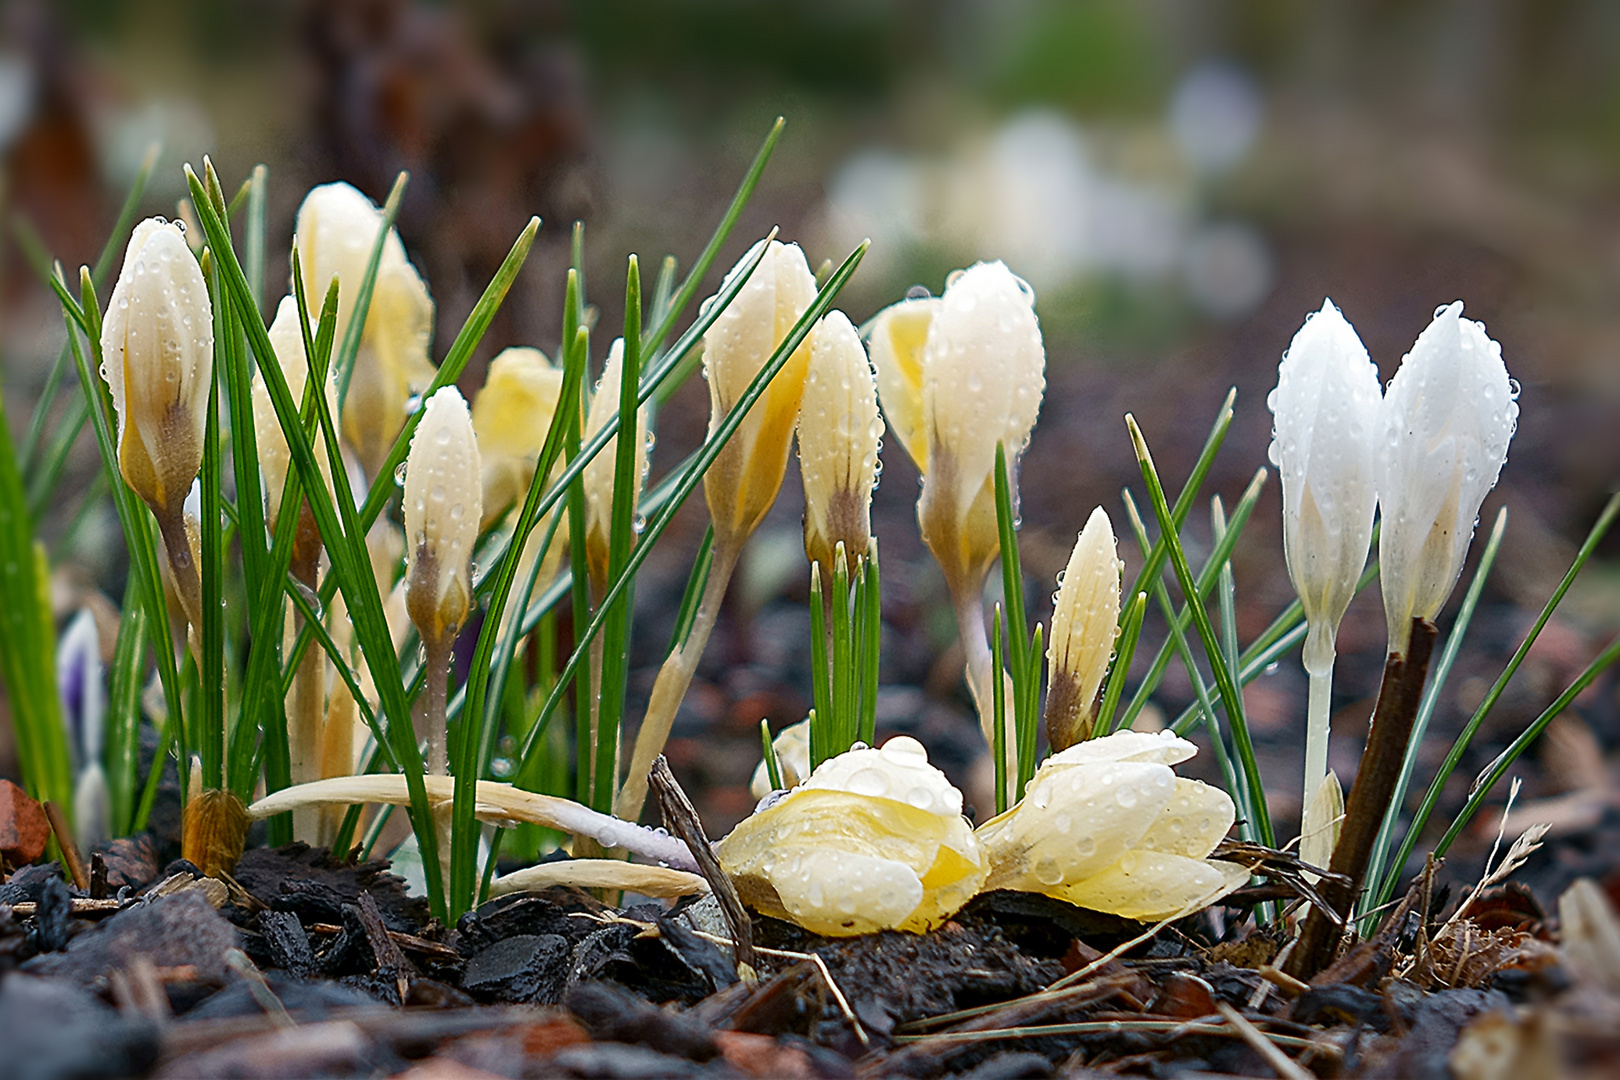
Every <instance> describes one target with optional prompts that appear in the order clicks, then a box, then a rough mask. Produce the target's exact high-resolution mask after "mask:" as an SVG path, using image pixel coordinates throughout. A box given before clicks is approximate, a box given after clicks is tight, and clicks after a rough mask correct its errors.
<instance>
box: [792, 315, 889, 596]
mask: <svg viewBox="0 0 1620 1080" xmlns="http://www.w3.org/2000/svg"><path fill="white" fill-rule="evenodd" d="M882 438H883V420H882V418H881V417H880V416H879V415H878V405H877V387H876V385H875V384H874V381H873V377H872V365H871V362H870V361H869V360H868V359H867V358H866V349H865V348H863V347H862V345H861V339H860V335H859V334H857V333H856V332H855V327H854V326H853V325H852V324H851V323H850V321H849V318H848V316H846V315H845V314H844V313H843V312H841V311H832V312H829V313H828V314H827V315H826V317H824V318H823V319H822V320H821V321H820V322H819V323H817V324H816V328H815V330H814V331H813V332H812V333H811V335H810V367H809V375H808V377H807V378H806V379H805V384H804V402H803V404H802V405H801V407H800V410H799V472H800V474H801V475H802V477H803V479H804V550H805V554H806V555H808V556H809V557H810V559H811V561H812V562H817V563H819V564H820V565H821V567H822V569H823V570H827V571H829V572H830V570H831V568H832V564H833V559H834V557H835V552H836V551H837V547H838V545H839V544H840V543H842V544H843V545H844V552H845V556H846V558H847V559H848V561H849V563H850V569H851V570H852V571H853V569H854V565H853V564H854V563H855V562H856V560H858V559H860V558H863V557H864V556H865V553H866V548H867V542H868V541H869V540H870V539H871V538H872V521H871V514H872V489H873V488H874V487H876V486H877V474H878V448H879V443H880V441H881V440H882Z"/></svg>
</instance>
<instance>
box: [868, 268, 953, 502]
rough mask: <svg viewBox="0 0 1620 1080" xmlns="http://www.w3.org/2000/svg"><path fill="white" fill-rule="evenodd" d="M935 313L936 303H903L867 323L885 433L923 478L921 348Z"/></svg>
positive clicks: (924, 437)
mask: <svg viewBox="0 0 1620 1080" xmlns="http://www.w3.org/2000/svg"><path fill="white" fill-rule="evenodd" d="M938 312H939V299H938V298H937V297H932V296H925V297H922V298H919V299H915V300H902V301H900V303H898V304H893V305H891V306H889V307H886V308H884V309H883V310H882V311H880V312H878V314H877V318H875V319H874V320H873V321H872V364H873V366H874V367H875V368H876V369H877V383H878V396H879V397H880V398H882V400H883V415H885V416H887V417H888V418H889V428H890V429H891V430H892V431H893V432H894V433H895V435H896V436H898V437H899V439H900V445H901V446H904V447H905V448H906V453H908V454H910V455H911V460H912V461H914V462H916V463H917V471H918V472H919V473H922V474H923V475H927V473H928V437H927V434H926V433H925V432H924V431H923V407H922V399H923V390H922V387H923V366H922V365H923V345H924V344H925V343H926V342H927V340H928V328H929V327H930V326H932V325H933V322H934V316H935V315H936V314H937V313H938Z"/></svg>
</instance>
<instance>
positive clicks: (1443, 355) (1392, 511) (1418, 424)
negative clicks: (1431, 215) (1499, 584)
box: [1378, 300, 1519, 655]
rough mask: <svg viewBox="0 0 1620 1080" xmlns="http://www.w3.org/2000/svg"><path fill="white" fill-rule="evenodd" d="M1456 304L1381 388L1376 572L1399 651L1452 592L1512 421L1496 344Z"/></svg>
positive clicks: (1515, 409) (1514, 413) (1513, 388)
mask: <svg viewBox="0 0 1620 1080" xmlns="http://www.w3.org/2000/svg"><path fill="white" fill-rule="evenodd" d="M1462 310H1463V305H1462V301H1461V300H1458V301H1456V302H1454V303H1452V304H1450V305H1448V306H1446V307H1443V308H1441V309H1440V310H1438V311H1437V312H1435V316H1434V321H1433V322H1432V323H1430V324H1429V326H1428V328H1427V329H1426V330H1424V331H1423V333H1421V334H1419V335H1418V339H1417V342H1416V343H1415V344H1414V345H1413V346H1412V351H1411V352H1409V353H1407V354H1406V356H1405V357H1404V358H1403V359H1402V360H1401V366H1400V370H1399V371H1397V372H1396V373H1395V377H1394V378H1393V379H1391V380H1390V381H1389V387H1388V389H1387V390H1386V391H1385V393H1384V410H1383V440H1382V443H1381V444H1380V447H1379V454H1378V503H1379V508H1380V513H1381V515H1382V517H1383V523H1384V524H1383V528H1382V530H1381V531H1380V533H1379V538H1378V561H1379V577H1380V586H1381V588H1382V590H1383V594H1384V615H1385V618H1386V619H1388V621H1389V651H1390V652H1392V653H1399V654H1401V655H1405V653H1406V646H1407V642H1408V639H1409V635H1410V633H1411V620H1412V619H1414V618H1418V619H1433V618H1434V617H1435V616H1436V615H1437V614H1439V612H1440V608H1441V605H1443V604H1444V603H1445V602H1446V597H1448V596H1450V595H1451V589H1452V586H1453V585H1455V584H1456V582H1457V575H1458V574H1460V573H1461V572H1462V565H1463V560H1464V559H1465V558H1466V557H1467V555H1468V545H1469V543H1470V542H1472V540H1473V538H1474V526H1475V524H1476V523H1477V521H1478V518H1479V507H1480V504H1481V503H1482V502H1484V501H1485V496H1486V495H1487V494H1489V493H1490V490H1491V488H1493V487H1495V486H1496V478H1497V477H1498V476H1499V475H1501V472H1502V465H1503V463H1504V462H1506V461H1507V451H1508V443H1509V442H1510V441H1511V440H1512V438H1513V432H1514V429H1515V428H1516V427H1517V425H1518V419H1519V405H1518V401H1517V398H1518V386H1517V385H1516V384H1515V383H1514V382H1513V380H1511V379H1509V378H1508V373H1507V367H1506V366H1505V365H1504V364H1503V363H1502V346H1501V345H1499V344H1497V343H1496V342H1495V341H1492V340H1491V338H1490V336H1489V335H1488V334H1486V332H1485V324H1484V323H1480V322H1474V321H1473V320H1471V319H1465V318H1463V317H1462Z"/></svg>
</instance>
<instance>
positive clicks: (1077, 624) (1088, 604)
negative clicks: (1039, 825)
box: [1045, 506, 1124, 752]
mask: <svg viewBox="0 0 1620 1080" xmlns="http://www.w3.org/2000/svg"><path fill="white" fill-rule="evenodd" d="M1123 569H1124V564H1123V563H1121V562H1120V561H1119V555H1118V553H1117V550H1116V547H1115V542H1114V526H1113V523H1112V522H1110V521H1109V520H1108V512H1107V511H1106V510H1104V509H1103V508H1102V507H1100V506H1099V507H1097V508H1096V509H1095V510H1093V511H1092V512H1091V517H1090V518H1088V519H1087V521H1086V527H1085V528H1084V529H1082V530H1080V536H1079V538H1078V539H1076V540H1075V542H1074V551H1073V552H1072V553H1071V554H1070V555H1069V563H1068V566H1067V567H1065V568H1064V571H1063V580H1062V582H1061V583H1060V584H1059V585H1058V591H1057V596H1056V598H1055V599H1054V601H1053V603H1052V644H1051V647H1050V648H1049V649H1047V652H1046V660H1047V674H1046V686H1047V691H1046V710H1045V717H1046V739H1047V741H1048V742H1049V743H1051V744H1052V749H1053V751H1054V752H1056V751H1059V750H1066V749H1068V748H1069V747H1070V746H1073V745H1074V744H1075V743H1078V742H1084V741H1085V740H1087V739H1089V738H1090V737H1091V732H1092V724H1093V723H1094V722H1095V721H1096V717H1097V691H1098V690H1099V689H1100V688H1101V687H1102V681H1103V676H1104V675H1106V674H1107V673H1108V662H1109V660H1110V659H1112V658H1113V655H1114V636H1115V634H1116V633H1117V632H1118V630H1119V576H1120V573H1121V571H1122V570H1123Z"/></svg>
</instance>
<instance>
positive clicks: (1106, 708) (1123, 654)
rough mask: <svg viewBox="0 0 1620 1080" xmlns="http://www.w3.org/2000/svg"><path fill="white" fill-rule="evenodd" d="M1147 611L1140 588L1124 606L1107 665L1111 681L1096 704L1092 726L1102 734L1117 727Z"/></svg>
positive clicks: (1145, 601)
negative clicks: (1122, 700) (1120, 702)
mask: <svg viewBox="0 0 1620 1080" xmlns="http://www.w3.org/2000/svg"><path fill="white" fill-rule="evenodd" d="M1146 615H1147V593H1145V592H1139V593H1137V594H1136V599H1134V600H1132V601H1131V602H1130V603H1128V604H1126V605H1125V606H1124V609H1123V618H1122V619H1121V621H1120V628H1119V638H1118V639H1117V641H1118V643H1117V644H1116V645H1115V646H1114V659H1113V662H1112V664H1111V665H1110V666H1109V669H1108V683H1107V686H1106V688H1105V689H1104V690H1103V699H1102V704H1101V705H1100V706H1098V708H1097V723H1096V724H1095V725H1094V726H1093V728H1092V730H1093V731H1095V732H1096V733H1097V734H1099V735H1106V734H1108V733H1109V732H1112V731H1115V730H1117V728H1116V725H1115V724H1114V722H1113V721H1114V711H1115V710H1116V709H1118V708H1119V699H1120V696H1121V695H1122V694H1124V692H1125V678H1126V676H1128V675H1129V674H1130V671H1131V661H1132V660H1133V659H1134V658H1135V656H1136V644H1137V642H1138V641H1140V640H1141V638H1142V620H1143V618H1145V617H1146ZM1122 726H1128V725H1122Z"/></svg>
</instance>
